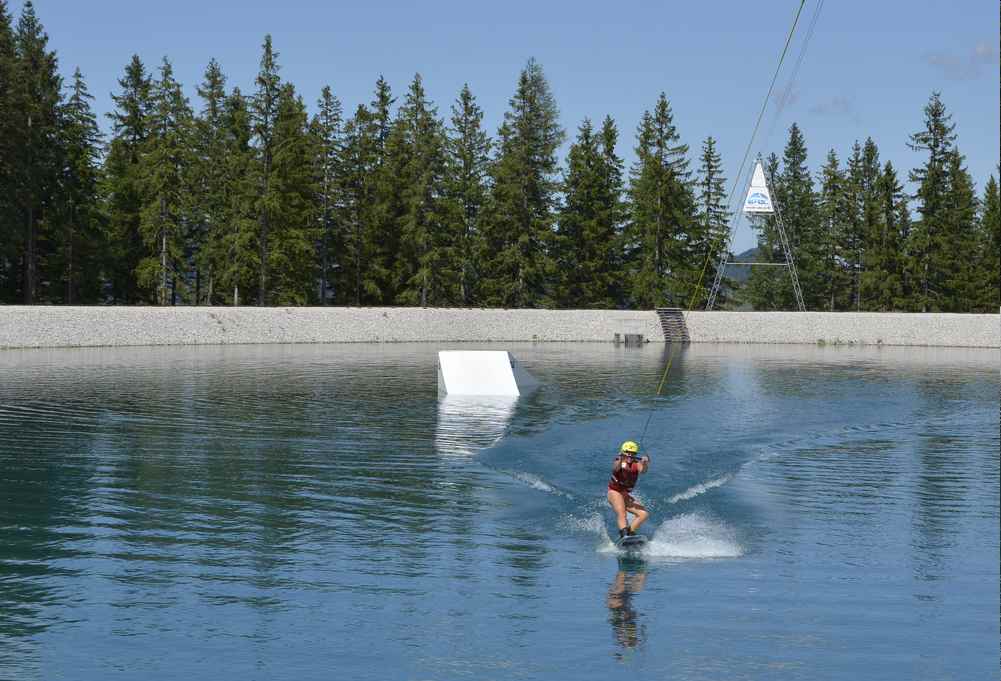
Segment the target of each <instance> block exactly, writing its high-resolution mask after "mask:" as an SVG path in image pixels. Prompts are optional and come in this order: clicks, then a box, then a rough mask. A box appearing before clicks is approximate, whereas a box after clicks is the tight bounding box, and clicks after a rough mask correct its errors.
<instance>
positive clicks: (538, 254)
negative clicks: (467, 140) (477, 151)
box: [482, 59, 564, 307]
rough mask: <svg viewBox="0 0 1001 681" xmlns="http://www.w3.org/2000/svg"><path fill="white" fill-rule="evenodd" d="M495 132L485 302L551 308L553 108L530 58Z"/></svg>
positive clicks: (559, 136) (558, 131)
mask: <svg viewBox="0 0 1001 681" xmlns="http://www.w3.org/2000/svg"><path fill="white" fill-rule="evenodd" d="M509 104H510V107H511V108H510V110H509V111H507V112H506V113H505V114H504V122H503V124H501V127H500V129H499V131H498V135H497V136H498V150H497V158H496V160H495V162H494V164H493V167H492V169H491V179H492V183H493V192H492V196H491V200H490V203H489V207H488V213H489V216H488V218H487V219H486V220H485V222H484V237H485V238H484V242H483V244H484V252H485V253H486V254H487V255H488V259H487V260H485V262H484V277H483V280H482V284H483V296H484V302H485V303H486V304H488V305H492V306H503V307H541V306H545V305H549V304H551V293H550V290H549V282H550V279H551V276H552V273H553V272H552V270H553V266H552V261H551V259H550V255H549V252H548V249H549V247H550V242H551V240H552V233H553V222H554V207H555V206H556V191H557V189H558V183H557V180H556V178H555V173H556V170H557V159H556V150H557V149H558V148H559V145H560V143H561V142H562V141H563V136H564V132H563V129H562V128H561V127H560V125H559V110H558V109H557V107H556V101H555V99H554V98H553V94H552V91H551V89H550V87H549V83H548V82H547V81H546V77H545V74H544V73H543V71H542V66H540V65H539V63H538V62H536V61H535V60H534V59H530V60H529V61H528V64H527V65H526V66H525V68H524V69H523V70H522V72H521V75H520V76H519V78H518V87H517V90H516V91H515V94H514V96H513V97H512V98H511V100H510V102H509Z"/></svg>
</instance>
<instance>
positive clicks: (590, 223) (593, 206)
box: [554, 118, 623, 309]
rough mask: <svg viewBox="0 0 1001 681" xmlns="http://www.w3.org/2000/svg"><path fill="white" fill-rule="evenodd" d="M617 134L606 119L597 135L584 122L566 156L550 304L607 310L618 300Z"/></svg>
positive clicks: (619, 179) (619, 174)
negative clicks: (553, 301) (555, 279)
mask: <svg viewBox="0 0 1001 681" xmlns="http://www.w3.org/2000/svg"><path fill="white" fill-rule="evenodd" d="M617 140H618V131H617V130H616V129H615V123H614V122H613V121H612V120H611V118H606V119H605V122H604V123H603V125H602V130H601V131H599V132H598V133H597V134H596V133H595V132H594V128H593V126H592V125H591V121H590V120H588V119H584V122H583V123H582V124H581V126H580V128H579V129H578V133H577V139H576V141H575V142H574V144H573V145H571V147H570V153H569V154H568V156H567V165H568V167H567V171H566V177H565V179H564V183H563V195H564V205H563V207H562V209H561V210H560V214H559V222H558V227H557V231H556V238H555V248H554V254H555V257H556V265H557V271H558V276H559V278H558V285H557V288H556V296H555V298H556V304H557V305H558V306H560V307H566V308H598V309H601V308H605V309H607V308H612V307H614V306H615V304H616V299H617V297H618V295H617V294H618V290H617V284H618V277H617V275H618V272H617V264H618V263H617V257H616V255H617V248H618V247H619V245H620V244H619V232H620V228H621V222H622V217H623V216H622V209H621V202H622V197H621V193H622V168H621V163H622V162H621V161H620V160H619V159H618V157H617V156H616V155H615V144H616V142H617Z"/></svg>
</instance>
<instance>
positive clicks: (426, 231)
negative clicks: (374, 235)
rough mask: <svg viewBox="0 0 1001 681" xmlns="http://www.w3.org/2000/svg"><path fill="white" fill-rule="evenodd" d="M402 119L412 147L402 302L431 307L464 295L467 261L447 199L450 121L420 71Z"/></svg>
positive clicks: (403, 227) (406, 175) (406, 176)
mask: <svg viewBox="0 0 1001 681" xmlns="http://www.w3.org/2000/svg"><path fill="white" fill-rule="evenodd" d="M399 122H400V124H401V128H400V129H401V132H402V134H403V142H404V144H405V145H406V147H407V153H406V156H407V158H406V162H405V163H404V165H403V167H402V178H403V181H404V188H403V194H402V199H403V214H402V216H401V218H402V219H401V224H400V234H401V237H402V239H401V246H402V247H401V252H400V257H399V259H398V261H397V271H398V275H397V281H398V282H399V283H398V291H399V292H398V294H397V297H396V300H397V302H399V303H402V304H405V305H415V304H416V305H420V306H421V307H426V306H428V305H432V306H447V305H455V304H457V303H458V302H459V301H460V300H461V290H460V280H461V278H462V262H461V260H460V258H459V257H458V252H457V247H458V241H459V231H458V229H456V228H457V227H458V225H457V224H456V222H455V221H453V220H451V219H450V216H449V214H448V210H449V207H448V203H447V201H446V197H445V194H446V184H445V182H446V173H447V165H446V164H447V159H446V148H445V145H446V142H445V129H444V123H443V122H442V121H441V120H440V119H439V118H438V112H437V109H436V108H435V107H434V106H433V105H432V104H431V102H429V101H428V100H427V96H426V95H425V93H424V84H423V82H422V80H421V77H420V74H417V75H415V76H414V80H413V81H412V83H411V84H410V90H409V92H408V93H407V98H406V102H405V103H404V104H403V106H402V107H401V108H400V114H399Z"/></svg>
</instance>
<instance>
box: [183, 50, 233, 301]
mask: <svg viewBox="0 0 1001 681" xmlns="http://www.w3.org/2000/svg"><path fill="white" fill-rule="evenodd" d="M198 96H199V98H201V101H202V108H201V112H200V113H199V115H198V116H197V117H196V118H195V120H194V129H193V140H192V145H193V146H192V158H191V168H190V178H189V179H190V181H189V188H190V192H191V203H192V210H191V214H190V224H189V227H188V239H187V240H188V243H189V245H190V247H191V248H192V249H193V251H194V257H193V259H192V260H193V265H194V280H195V281H194V291H193V294H194V295H193V296H192V301H193V302H194V303H195V304H196V305H201V304H202V303H206V304H208V305H212V304H213V303H214V302H215V301H214V300H213V298H214V297H215V290H214V289H215V283H216V276H217V274H218V270H219V266H220V261H221V260H222V259H223V258H224V255H223V253H221V252H220V250H219V248H218V247H219V239H218V237H219V236H220V235H221V234H222V233H223V229H224V225H225V224H226V221H227V209H228V206H227V195H228V192H227V182H226V162H227V151H228V149H227V145H226V76H225V75H223V72H222V68H221V67H220V66H219V63H218V62H217V61H216V60H215V59H212V60H211V61H209V64H208V66H207V67H206V68H205V74H204V76H203V79H202V82H201V84H200V85H199V86H198Z"/></svg>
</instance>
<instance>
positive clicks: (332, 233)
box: [313, 86, 344, 305]
mask: <svg viewBox="0 0 1001 681" xmlns="http://www.w3.org/2000/svg"><path fill="white" fill-rule="evenodd" d="M343 127H344V121H343V113H342V109H341V102H340V100H339V99H338V98H337V97H336V96H334V93H333V91H332V90H331V89H330V86H325V87H324V88H323V90H322V91H321V93H320V100H319V101H318V102H317V114H316V116H315V117H314V118H313V134H314V135H315V136H316V141H317V145H318V146H317V149H318V151H319V158H318V159H317V162H318V164H319V177H318V182H319V186H318V188H317V191H318V192H319V204H320V205H319V229H320V240H319V255H320V271H319V276H320V291H319V293H320V304H321V305H326V304H327V303H328V302H329V292H330V288H331V285H330V273H331V272H332V271H333V269H334V268H335V267H338V266H339V262H340V260H339V258H341V256H342V253H341V237H342V235H341V233H340V225H341V222H342V219H341V213H342V212H343V202H342V199H341V172H342V169H341V146H342V144H343V140H342V135H343Z"/></svg>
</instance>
